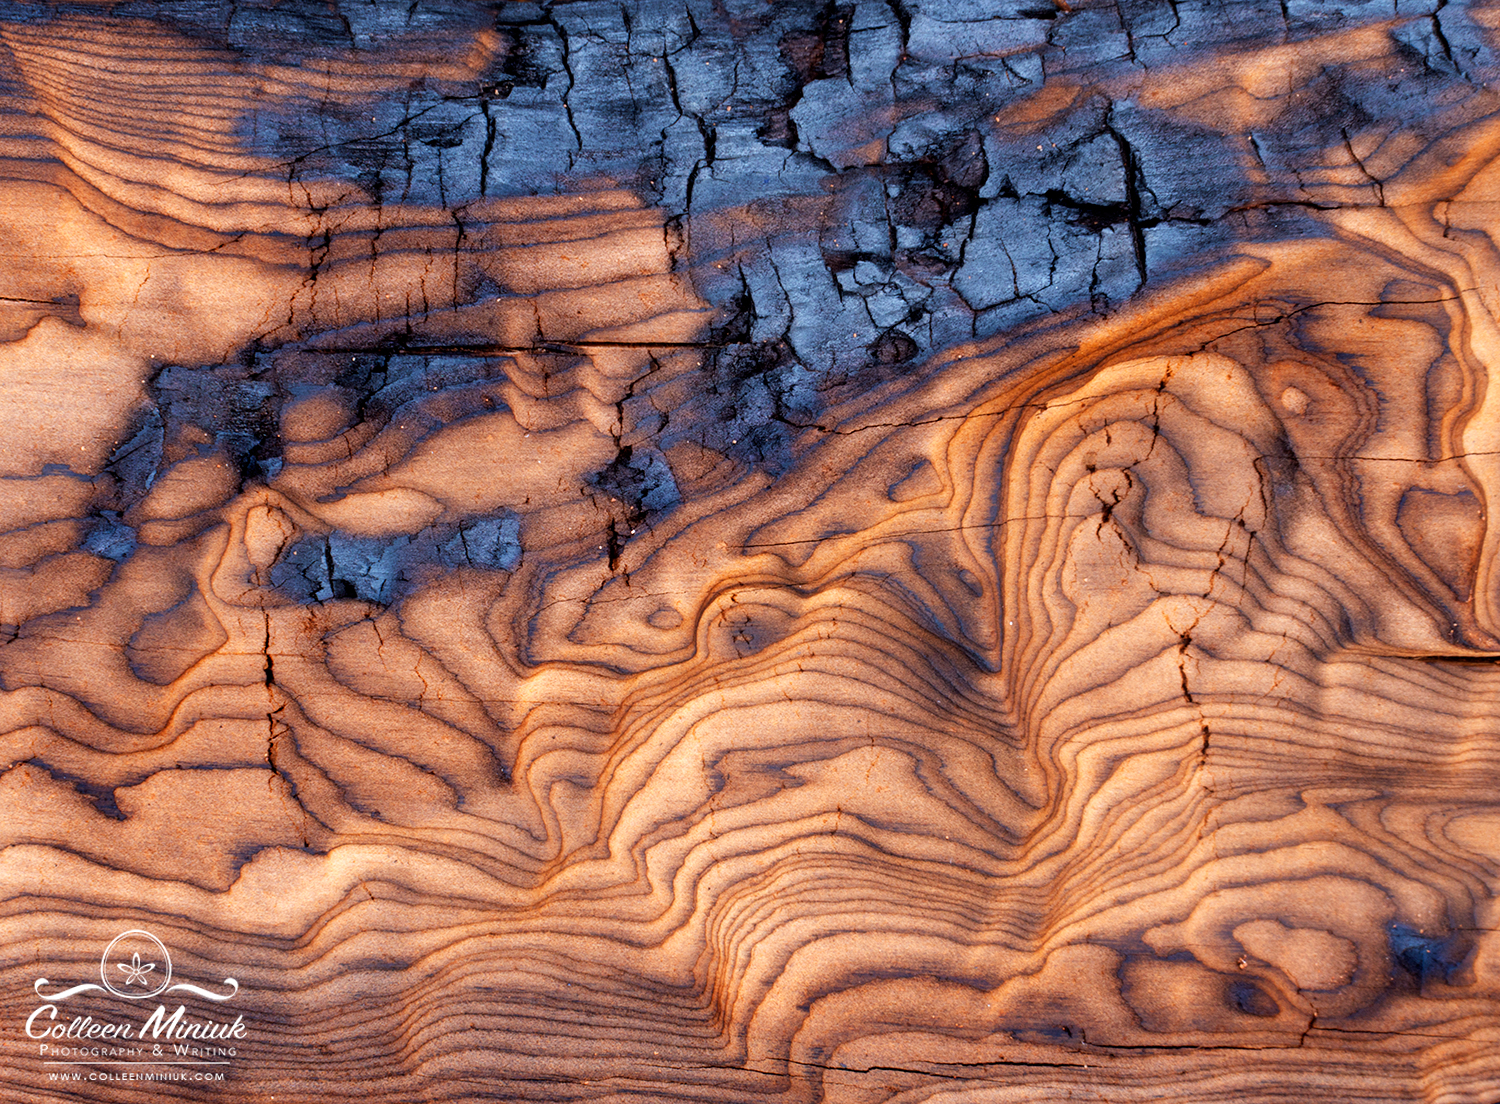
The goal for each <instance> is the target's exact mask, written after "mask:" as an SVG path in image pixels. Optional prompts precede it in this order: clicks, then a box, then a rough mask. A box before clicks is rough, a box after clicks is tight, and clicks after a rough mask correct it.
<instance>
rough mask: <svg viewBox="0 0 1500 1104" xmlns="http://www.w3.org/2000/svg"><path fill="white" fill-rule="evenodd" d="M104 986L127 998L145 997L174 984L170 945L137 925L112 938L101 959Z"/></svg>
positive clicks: (144, 998)
mask: <svg viewBox="0 0 1500 1104" xmlns="http://www.w3.org/2000/svg"><path fill="white" fill-rule="evenodd" d="M99 979H100V980H101V981H103V982H104V988H106V989H108V990H109V991H110V992H111V993H113V994H114V995H115V996H117V997H124V998H125V999H126V1000H146V999H149V998H151V997H154V996H156V995H157V994H159V993H164V992H166V990H167V987H168V986H170V985H171V984H172V956H171V955H170V954H168V953H167V945H166V944H165V943H163V942H162V941H161V940H160V939H158V938H156V936H154V935H152V934H151V933H150V932H148V931H141V930H140V929H139V928H136V929H134V930H132V931H128V932H121V933H120V934H119V935H117V936H115V937H114V939H113V940H111V941H110V944H109V946H108V947H106V948H105V949H104V955H103V957H102V958H101V959H100V960H99Z"/></svg>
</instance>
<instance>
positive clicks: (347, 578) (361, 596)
mask: <svg viewBox="0 0 1500 1104" xmlns="http://www.w3.org/2000/svg"><path fill="white" fill-rule="evenodd" d="M520 562H521V520H520V518H519V517H518V516H517V515H516V514H514V513H512V512H510V511H508V510H507V511H502V512H500V513H497V514H491V515H488V516H483V517H475V518H468V519H465V520H464V521H462V522H460V523H458V524H456V525H452V524H444V525H436V526H432V527H430V528H428V529H424V530H423V531H422V532H420V533H418V534H417V535H416V536H409V535H407V534H401V535H398V536H395V537H361V536H354V535H351V534H348V533H342V532H339V531H338V530H335V531H334V532H332V533H329V534H328V535H326V536H311V537H307V538H304V539H303V540H300V541H297V542H296V543H294V544H292V545H291V546H289V547H288V548H287V549H286V550H285V551H284V552H283V553H282V555H281V557H280V559H279V560H278V561H277V562H276V564H275V565H274V566H273V567H272V568H271V574H270V580H271V585H272V586H273V587H275V588H277V589H278V590H279V591H280V592H281V593H282V594H284V595H286V596H287V597H289V598H291V599H292V600H294V601H296V602H300V603H311V602H327V601H331V600H334V599H349V598H353V599H358V600H359V601H363V602H373V603H375V604H377V605H382V606H388V605H391V604H392V603H393V602H395V601H397V600H399V599H400V598H401V597H402V596H403V595H404V594H405V593H406V591H407V590H408V589H409V587H411V586H412V585H415V584H418V583H420V582H422V581H425V580H426V579H428V578H430V577H431V576H433V575H434V574H438V573H442V572H447V571H453V570H457V569H459V568H478V569H480V570H486V571H514V570H515V569H516V567H517V566H519V564H520Z"/></svg>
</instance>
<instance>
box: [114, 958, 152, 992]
mask: <svg viewBox="0 0 1500 1104" xmlns="http://www.w3.org/2000/svg"><path fill="white" fill-rule="evenodd" d="M115 965H116V966H118V967H119V968H120V969H122V970H124V971H125V984H126V985H134V984H135V983H136V982H139V983H140V984H141V986H142V987H143V988H146V989H149V988H150V987H151V986H150V983H149V982H147V981H146V975H147V974H149V973H150V972H151V971H152V970H154V969H156V963H154V962H148V963H146V964H145V965H144V966H142V965H141V956H140V952H139V951H137V952H136V953H135V954H133V955H131V956H130V963H129V964H128V965H127V964H126V963H124V962H116V963H115Z"/></svg>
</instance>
